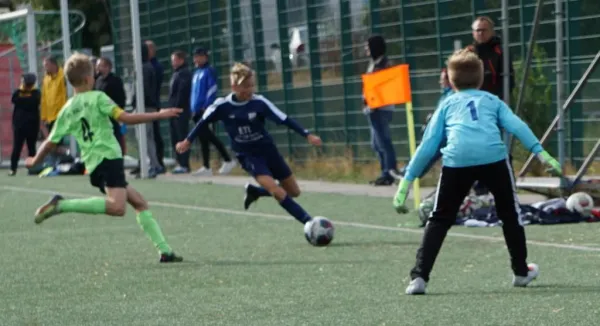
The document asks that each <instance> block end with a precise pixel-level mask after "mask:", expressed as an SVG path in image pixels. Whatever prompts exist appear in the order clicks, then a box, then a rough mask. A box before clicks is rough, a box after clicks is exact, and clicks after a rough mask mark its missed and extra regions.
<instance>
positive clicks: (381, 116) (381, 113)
mask: <svg viewBox="0 0 600 326" xmlns="http://www.w3.org/2000/svg"><path fill="white" fill-rule="evenodd" d="M365 51H366V52H367V55H369V56H370V57H371V61H370V62H369V67H368V69H367V73H371V72H376V71H379V70H382V69H386V68H388V67H389V62H388V58H387V56H386V55H385V51H386V43H385V40H384V38H383V37H381V36H379V35H373V36H371V37H369V40H368V41H367V45H366V47H365ZM363 104H364V108H363V112H364V113H365V115H367V117H368V118H369V124H370V126H371V146H372V147H373V150H374V151H375V152H376V153H377V157H378V158H379V164H380V166H381V174H380V175H379V177H378V178H377V179H375V180H373V181H371V184H373V185H375V186H389V185H392V184H394V181H395V178H394V176H397V175H398V174H399V173H398V172H397V170H396V168H397V161H396V151H395V150H394V145H393V143H392V135H391V131H390V123H391V122H392V116H393V113H394V112H393V111H394V106H386V107H381V108H369V107H368V106H367V104H366V102H365V101H364V99H363Z"/></svg>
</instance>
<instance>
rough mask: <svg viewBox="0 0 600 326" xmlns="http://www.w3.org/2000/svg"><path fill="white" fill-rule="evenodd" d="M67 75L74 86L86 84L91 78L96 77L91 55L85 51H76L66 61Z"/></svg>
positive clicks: (65, 69)
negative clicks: (84, 52)
mask: <svg viewBox="0 0 600 326" xmlns="http://www.w3.org/2000/svg"><path fill="white" fill-rule="evenodd" d="M64 71H65V76H67V80H68V81H69V83H71V85H73V87H82V86H86V84H87V83H88V80H89V78H90V77H91V78H93V77H94V65H93V64H92V62H91V61H90V57H88V56H87V55H85V54H83V53H78V52H75V53H74V54H73V55H71V56H70V57H69V59H68V60H67V62H65V67H64Z"/></svg>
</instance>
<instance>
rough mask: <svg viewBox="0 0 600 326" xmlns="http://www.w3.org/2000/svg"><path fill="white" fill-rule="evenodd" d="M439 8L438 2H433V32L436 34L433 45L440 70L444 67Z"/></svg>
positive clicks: (437, 0) (436, 0)
mask: <svg viewBox="0 0 600 326" xmlns="http://www.w3.org/2000/svg"><path fill="white" fill-rule="evenodd" d="M440 7H441V3H440V0H435V30H436V32H437V35H436V38H435V41H436V42H435V43H436V47H437V50H438V59H439V60H438V62H439V68H440V69H442V67H443V66H444V54H443V51H442V20H441V19H440V15H441V14H440V10H441V8H440Z"/></svg>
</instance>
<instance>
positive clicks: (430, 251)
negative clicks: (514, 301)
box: [394, 50, 562, 294]
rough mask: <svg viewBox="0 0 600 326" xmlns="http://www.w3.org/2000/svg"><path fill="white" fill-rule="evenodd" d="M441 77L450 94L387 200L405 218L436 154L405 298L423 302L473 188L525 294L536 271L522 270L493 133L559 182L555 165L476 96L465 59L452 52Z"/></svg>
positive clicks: (465, 54) (499, 106) (470, 60)
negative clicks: (491, 210)
mask: <svg viewBox="0 0 600 326" xmlns="http://www.w3.org/2000/svg"><path fill="white" fill-rule="evenodd" d="M447 66H448V76H449V80H450V84H451V86H452V88H453V89H454V90H455V93H454V94H452V95H450V96H448V97H447V98H446V99H445V100H443V101H442V103H441V104H440V106H439V107H438V109H437V110H436V111H435V112H434V114H433V117H432V118H431V121H430V122H429V125H428V126H427V128H426V130H425V135H424V137H423V141H422V142H421V144H420V145H419V148H418V149H417V152H416V153H415V155H414V157H413V158H412V160H411V161H410V163H409V165H408V168H407V171H406V175H405V177H404V179H402V181H401V182H400V185H399V187H398V192H397V193H396V196H395V197H394V207H395V208H396V210H397V211H398V212H399V213H406V212H407V209H406V205H405V204H406V197H407V196H408V189H409V187H410V184H411V183H412V181H413V180H414V179H416V178H417V177H418V176H420V175H421V174H422V173H423V171H424V169H425V167H426V166H427V164H428V163H429V162H430V161H431V159H432V158H433V157H434V156H435V154H436V153H437V152H438V150H439V148H440V146H441V145H442V144H443V142H445V144H444V145H443V147H442V149H441V153H442V162H443V164H442V166H443V167H442V173H441V176H440V181H439V184H438V188H437V192H436V199H435V206H434V209H433V212H432V213H431V215H430V216H429V219H428V222H427V225H426V226H425V231H424V234H423V241H422V244H421V247H420V248H419V249H418V251H417V262H416V264H415V267H414V268H413V269H412V270H411V273H410V276H411V282H410V284H409V286H408V287H407V289H406V294H424V293H425V288H426V286H427V282H428V281H429V274H430V273H431V270H432V268H433V264H434V262H435V259H436V257H437V255H438V253H439V251H440V249H441V247H442V243H443V241H444V238H445V237H446V234H447V233H448V230H449V229H450V227H451V226H452V225H453V224H454V222H455V220H456V214H457V212H458V209H459V207H460V205H461V203H462V202H463V199H464V198H465V196H466V195H467V194H468V193H469V190H470V189H471V187H472V186H473V183H474V182H476V181H478V182H481V183H482V184H483V185H484V186H485V187H486V188H488V189H489V190H490V192H491V193H492V195H493V196H494V200H495V203H496V211H497V212H498V217H499V218H500V220H502V223H503V224H502V229H503V233H504V238H505V240H506V246H507V247H508V251H509V254H510V259H511V266H512V270H513V273H514V276H513V281H512V283H513V285H514V286H520V287H524V286H527V284H529V283H530V282H531V281H532V280H533V279H535V278H536V277H537V275H538V267H537V265H535V264H529V265H528V264H527V245H526V240H525V230H524V228H523V225H522V224H521V221H520V219H519V203H518V199H517V198H516V189H515V184H514V177H513V175H512V169H511V167H510V164H509V160H508V155H507V151H506V146H505V144H504V141H503V139H502V132H501V129H500V128H504V129H505V130H507V131H508V132H510V133H512V134H514V135H515V136H516V137H517V138H518V139H519V140H520V141H521V143H522V144H523V145H524V146H525V147H526V148H527V149H529V150H530V151H531V152H532V153H534V154H536V155H537V157H538V159H539V160H540V161H542V162H543V163H546V164H548V165H550V166H551V167H552V168H553V170H555V171H556V172H557V173H558V174H561V173H562V168H561V166H560V164H559V163H558V162H557V161H556V160H555V159H554V158H553V157H552V156H550V154H548V152H546V151H545V150H544V149H543V148H542V145H541V144H540V142H539V140H538V139H537V137H536V136H535V135H534V134H533V132H532V131H531V129H529V127H528V126H527V124H525V122H523V121H522V120H521V119H519V117H517V116H516V115H515V114H514V113H513V112H512V111H511V109H510V108H509V107H508V106H507V105H506V104H505V103H504V102H503V101H502V100H500V99H499V98H498V97H497V96H495V95H492V94H490V93H488V92H485V91H480V90H479V89H478V88H479V87H480V86H481V83H482V82H483V64H482V62H481V60H480V59H479V58H478V57H477V55H476V54H474V53H473V52H471V51H468V50H459V51H457V52H455V53H454V54H453V55H452V56H451V57H450V58H449V59H448V65H447Z"/></svg>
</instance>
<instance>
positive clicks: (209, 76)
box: [190, 48, 236, 175]
mask: <svg viewBox="0 0 600 326" xmlns="http://www.w3.org/2000/svg"><path fill="white" fill-rule="evenodd" d="M194 65H195V67H196V70H195V71H194V75H193V77H192V94H191V100H190V104H191V111H192V119H193V120H194V123H197V122H198V121H200V119H201V118H202V114H204V110H206V108H208V106H209V105H211V104H212V103H213V102H214V101H215V98H216V97H217V76H216V73H215V70H214V69H213V67H211V66H210V63H209V62H208V52H207V51H206V49H203V48H197V49H196V50H194ZM210 128H211V127H210V125H208V124H207V125H206V127H204V128H203V129H202V130H201V131H200V133H199V138H200V147H201V149H202V167H201V168H200V169H198V170H197V171H196V172H195V173H194V175H212V174H213V173H212V169H211V168H210V144H211V143H212V144H213V145H215V147H216V148H217V151H219V153H220V154H221V157H222V158H223V161H224V162H223V165H221V168H220V169H219V173H220V174H229V172H231V170H232V169H233V168H234V167H235V165H236V164H235V161H233V160H232V159H231V156H229V153H227V149H226V148H225V145H223V143H222V142H221V141H220V140H219V138H217V136H216V135H215V133H214V132H213V131H212V130H211V129H210Z"/></svg>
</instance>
